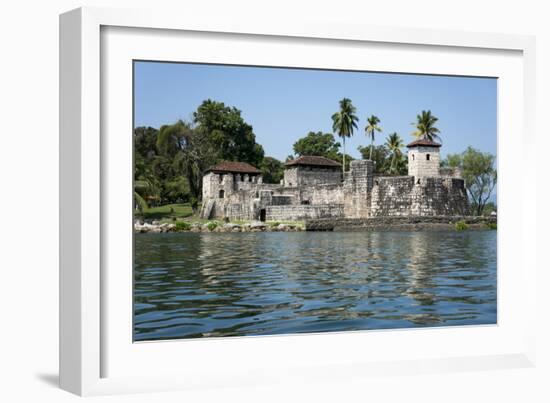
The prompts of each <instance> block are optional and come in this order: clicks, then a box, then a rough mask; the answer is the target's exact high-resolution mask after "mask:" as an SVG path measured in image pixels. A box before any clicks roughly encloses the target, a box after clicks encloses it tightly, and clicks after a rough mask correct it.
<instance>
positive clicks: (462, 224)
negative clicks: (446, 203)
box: [455, 221, 469, 231]
mask: <svg viewBox="0 0 550 403" xmlns="http://www.w3.org/2000/svg"><path fill="white" fill-rule="evenodd" d="M468 227H469V225H468V224H466V222H465V221H457V222H456V223H455V230H456V231H465V230H467V229H468Z"/></svg>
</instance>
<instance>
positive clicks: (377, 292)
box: [134, 231, 496, 340]
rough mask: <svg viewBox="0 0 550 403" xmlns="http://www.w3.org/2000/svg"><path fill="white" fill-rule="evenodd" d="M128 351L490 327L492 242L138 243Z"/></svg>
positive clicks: (258, 236)
mask: <svg viewBox="0 0 550 403" xmlns="http://www.w3.org/2000/svg"><path fill="white" fill-rule="evenodd" d="M135 251H136V252H135V305H134V309H135V321H134V322H135V329H134V338H135V340H158V339H173V338H183V337H205V336H240V335H259V334H282V333H302V332H320V331H336V330H338V331H343V330H359V329H381V328H403V327H416V326H441V325H461V324H482V323H483V324H485V323H495V322H496V232H494V231H483V232H460V233H456V232H379V233H303V232H302V233H300V232H298V233H282V232H281V233H279V232H277V233H237V234H235V233H227V234H226V233H212V234H208V233H207V234H203V233H181V234H139V235H136V237H135Z"/></svg>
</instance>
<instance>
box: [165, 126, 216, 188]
mask: <svg viewBox="0 0 550 403" xmlns="http://www.w3.org/2000/svg"><path fill="white" fill-rule="evenodd" d="M157 150H158V151H159V154H160V156H161V158H159V159H157V163H156V164H155V168H156V170H157V173H158V174H159V175H160V174H161V172H163V171H171V172H172V175H166V180H169V179H172V180H176V179H177V178H176V177H177V176H178V175H182V176H185V177H186V178H187V182H188V183H187V185H188V186H189V189H190V191H191V193H192V195H193V196H194V197H195V198H199V197H200V195H201V192H202V175H203V173H204V171H205V170H206V169H207V168H208V167H209V166H211V165H213V164H214V163H216V162H217V157H216V153H215V152H214V147H213V145H212V143H211V142H210V141H209V139H208V137H207V136H206V135H205V134H204V133H203V132H200V131H198V130H197V129H196V128H192V127H191V125H190V124H189V123H186V122H183V121H181V120H179V121H177V122H176V123H174V124H173V125H164V126H162V127H161V128H160V130H159V134H158V137H157ZM166 183H167V182H166ZM179 183H180V184H181V183H182V182H181V181H180V182H179ZM180 188H184V187H181V186H180Z"/></svg>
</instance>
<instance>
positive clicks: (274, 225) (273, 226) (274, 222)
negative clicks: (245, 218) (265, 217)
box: [269, 221, 280, 228]
mask: <svg viewBox="0 0 550 403" xmlns="http://www.w3.org/2000/svg"><path fill="white" fill-rule="evenodd" d="M279 224H280V222H279V221H272V222H270V223H269V226H270V227H271V228H275V227H278V226H279Z"/></svg>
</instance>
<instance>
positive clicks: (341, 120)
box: [332, 98, 359, 174]
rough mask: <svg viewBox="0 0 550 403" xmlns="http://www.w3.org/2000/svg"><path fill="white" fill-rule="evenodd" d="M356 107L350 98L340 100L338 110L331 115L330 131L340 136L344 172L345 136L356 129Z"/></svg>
mask: <svg viewBox="0 0 550 403" xmlns="http://www.w3.org/2000/svg"><path fill="white" fill-rule="evenodd" d="M355 112H356V109H355V106H353V105H352V103H351V99H349V98H342V99H341V100H340V110H339V111H338V112H336V113H335V114H334V115H332V131H333V132H334V133H337V134H338V136H340V137H342V142H343V144H344V153H343V155H342V173H344V174H345V172H346V137H351V136H353V129H357V122H358V121H359V118H358V117H357V116H356V115H355Z"/></svg>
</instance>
